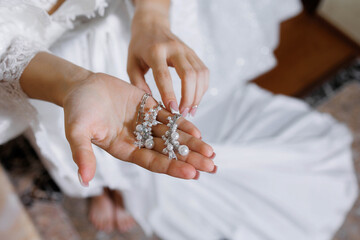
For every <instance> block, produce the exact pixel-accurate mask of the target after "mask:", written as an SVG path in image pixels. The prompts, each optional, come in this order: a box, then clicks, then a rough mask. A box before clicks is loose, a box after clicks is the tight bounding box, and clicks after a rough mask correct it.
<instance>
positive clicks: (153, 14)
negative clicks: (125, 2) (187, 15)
mask: <svg viewBox="0 0 360 240" xmlns="http://www.w3.org/2000/svg"><path fill="white" fill-rule="evenodd" d="M134 4H135V14H134V18H133V23H132V30H133V31H134V30H136V29H134V28H136V27H137V26H139V25H144V24H146V25H162V26H165V27H169V25H170V24H169V8H170V0H134Z"/></svg>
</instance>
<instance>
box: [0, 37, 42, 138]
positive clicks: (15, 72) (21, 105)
mask: <svg viewBox="0 0 360 240" xmlns="http://www.w3.org/2000/svg"><path fill="white" fill-rule="evenodd" d="M43 50H45V49H44V48H42V47H41V46H40V45H39V44H37V43H35V42H32V41H30V40H28V39H26V38H24V37H16V38H14V39H13V40H12V41H11V42H10V44H9V46H8V47H7V48H6V49H5V51H3V52H2V54H1V55H0V129H1V136H0V143H3V142H5V141H7V140H8V139H10V138H12V137H14V136H16V135H17V134H19V133H21V132H22V131H23V130H25V129H26V127H28V125H29V124H30V123H32V122H34V121H35V120H36V111H35V109H34V108H33V107H32V106H31V104H30V103H29V101H28V98H27V96H26V94H25V93H24V92H23V91H22V89H21V86H20V82H19V79H20V76H21V74H22V73H23V71H24V69H25V68H26V66H27V65H28V64H29V62H30V61H31V59H32V58H33V57H34V56H35V55H36V53H38V52H39V51H43Z"/></svg>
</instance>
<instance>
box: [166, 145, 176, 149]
mask: <svg viewBox="0 0 360 240" xmlns="http://www.w3.org/2000/svg"><path fill="white" fill-rule="evenodd" d="M166 148H167V150H169V151H172V150H173V149H174V147H173V145H172V144H168V145H167V147H166Z"/></svg>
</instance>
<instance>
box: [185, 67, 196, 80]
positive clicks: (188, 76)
mask: <svg viewBox="0 0 360 240" xmlns="http://www.w3.org/2000/svg"><path fill="white" fill-rule="evenodd" d="M195 78H196V72H195V70H194V69H192V68H187V69H185V70H184V80H185V81H189V80H194V79H195Z"/></svg>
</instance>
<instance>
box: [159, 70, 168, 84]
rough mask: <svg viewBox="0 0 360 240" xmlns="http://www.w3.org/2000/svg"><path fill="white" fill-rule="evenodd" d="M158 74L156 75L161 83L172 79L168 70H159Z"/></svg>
mask: <svg viewBox="0 0 360 240" xmlns="http://www.w3.org/2000/svg"><path fill="white" fill-rule="evenodd" d="M156 72H157V73H156V75H157V77H158V79H159V80H161V81H163V80H168V79H169V77H170V75H169V72H168V70H167V69H158V70H157V71H156Z"/></svg>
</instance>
